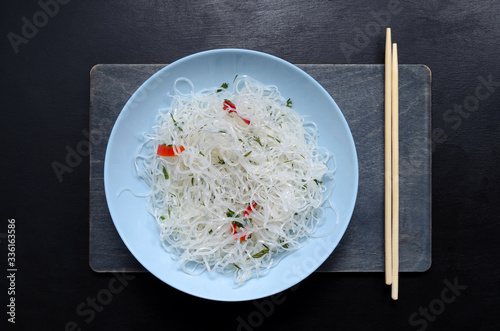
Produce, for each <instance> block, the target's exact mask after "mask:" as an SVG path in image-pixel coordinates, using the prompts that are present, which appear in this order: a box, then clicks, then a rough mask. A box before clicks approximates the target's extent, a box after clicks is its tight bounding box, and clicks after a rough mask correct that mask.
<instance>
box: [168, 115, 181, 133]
mask: <svg viewBox="0 0 500 331" xmlns="http://www.w3.org/2000/svg"><path fill="white" fill-rule="evenodd" d="M170 117H172V121H173V122H174V125H175V127H176V128H177V129H179V130H181V131H183V130H182V128H181V127H180V126H178V125H177V124H178V123H177V121H176V120H175V119H174V115H172V113H170Z"/></svg>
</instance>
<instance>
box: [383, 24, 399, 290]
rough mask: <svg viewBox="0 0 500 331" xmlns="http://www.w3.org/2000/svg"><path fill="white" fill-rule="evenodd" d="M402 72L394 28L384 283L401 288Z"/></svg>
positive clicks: (388, 56)
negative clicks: (400, 164) (400, 170)
mask: <svg viewBox="0 0 500 331" xmlns="http://www.w3.org/2000/svg"><path fill="white" fill-rule="evenodd" d="M398 89H399V75H398V48H397V44H395V43H394V44H393V43H392V38H391V28H387V32H386V41H385V283H386V284H387V285H391V297H392V299H393V300H397V299H398V288H399V119H398V117H399V90H398Z"/></svg>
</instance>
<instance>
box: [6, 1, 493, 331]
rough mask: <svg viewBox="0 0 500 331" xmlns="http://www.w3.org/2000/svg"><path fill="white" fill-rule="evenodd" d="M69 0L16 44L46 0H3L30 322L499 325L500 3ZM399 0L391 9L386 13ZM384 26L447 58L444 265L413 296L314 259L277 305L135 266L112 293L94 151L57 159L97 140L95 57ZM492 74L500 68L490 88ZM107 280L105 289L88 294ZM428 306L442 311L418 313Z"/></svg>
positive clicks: (308, 38) (431, 62)
mask: <svg viewBox="0 0 500 331" xmlns="http://www.w3.org/2000/svg"><path fill="white" fill-rule="evenodd" d="M46 1H47V2H49V0H46ZM42 2H44V0H42ZM60 2H62V3H64V2H66V4H64V5H60V8H59V12H58V13H57V14H56V15H54V17H51V18H49V19H48V23H47V24H45V25H44V24H41V25H42V27H40V28H39V29H38V30H39V31H38V32H37V34H36V35H35V36H33V37H32V38H30V39H29V40H28V41H27V43H26V44H22V45H20V46H19V52H18V53H17V54H16V53H15V52H14V51H13V48H12V46H11V44H10V42H9V40H8V38H7V35H8V33H9V32H13V33H16V34H18V35H20V34H21V30H22V26H23V21H22V20H21V19H22V17H26V18H27V19H28V20H29V21H32V18H33V15H34V14H35V13H37V12H38V11H40V5H39V4H38V3H37V1H33V0H30V1H27V0H20V1H13V0H5V1H2V2H1V10H0V17H1V19H0V26H1V31H2V37H1V41H0V56H1V61H0V75H1V76H0V77H1V80H0V91H1V92H0V107H1V108H0V109H1V112H0V114H1V120H0V132H1V138H2V139H1V141H2V144H1V146H2V147H1V148H2V149H1V152H2V159H1V162H0V166H1V168H0V174H1V178H2V181H1V189H2V194H1V200H0V203H1V205H0V211H1V214H2V215H1V223H2V225H1V227H0V234H5V233H6V231H7V219H9V218H15V219H16V231H17V232H16V235H17V237H16V245H17V246H16V248H17V251H16V254H17V256H16V257H17V267H18V273H17V279H16V309H17V310H16V313H17V315H16V322H17V323H16V327H17V328H19V329H23V330H28V329H38V330H46V329H47V330H61V329H64V328H65V326H71V324H68V322H71V321H73V322H75V323H77V324H78V325H79V326H80V327H81V329H82V330H107V329H113V330H115V329H116V330H136V329H146V330H148V329H160V328H162V329H169V330H170V329H172V330H198V329H205V328H217V329H224V330H225V329H228V330H235V329H238V328H239V329H240V330H250V329H254V330H331V329H340V330H351V329H353V330H382V329H394V330H406V329H408V330H418V329H422V330H423V329H424V326H425V327H426V329H428V330H441V329H442V330H447V329H450V330H498V329H499V328H500V318H499V317H498V311H499V308H500V298H499V294H500V268H499V267H500V262H499V261H500V253H499V249H498V248H499V245H498V239H497V237H498V234H499V230H500V222H499V216H498V215H499V212H500V207H499V206H500V204H499V201H500V193H499V186H500V185H499V184H500V179H499V169H500V167H499V166H500V162H499V160H500V156H499V154H500V151H499V147H500V138H499V130H500V114H499V104H500V88H499V85H500V61H499V54H500V43H498V38H499V37H500V19H499V18H498V17H499V14H500V2H498V1H494V0H490V1H476V2H470V1H437V0H429V1H415V0H412V1H405V2H403V1H401V2H398V1H392V0H391V1H368V0H361V1H356V2H352V3H351V2H347V1H327V0H314V1H307V2H306V1H255V2H237V1H234V2H233V1H194V0H189V1H182V2H180V1H148V2H146V1H130V0H123V1H115V0H110V1H106V2H104V1H95V0H94V1H68V0H65V1H63V0H60ZM388 10H392V14H391V15H390V16H389V15H385V16H380V15H378V16H377V13H381V12H382V11H388ZM375 16H377V17H378V20H379V21H380V22H381V23H377V20H376V19H375V18H374V17H375ZM42 23H43V22H42ZM385 25H390V26H391V27H392V29H393V39H394V41H396V42H398V49H399V52H400V62H401V63H423V64H426V65H428V66H429V67H430V68H431V69H432V72H433V84H432V88H433V90H432V93H433V96H432V110H433V118H432V119H433V130H434V142H435V149H434V153H433V167H432V171H433V190H432V194H433V264H432V267H431V269H430V270H429V271H428V272H425V273H416V274H411V273H410V274H403V275H402V276H401V282H400V300H399V301H398V302H393V301H392V300H391V299H390V295H389V287H387V286H385V285H384V283H383V275H382V274H356V273H344V274H332V273H317V274H314V275H312V276H311V277H309V278H307V279H306V280H305V281H303V282H302V283H300V285H299V286H298V287H296V288H293V289H290V290H288V291H285V292H284V293H283V294H282V295H281V297H278V298H276V297H275V298H272V299H274V303H271V302H273V301H271V298H268V299H264V300H257V301H255V302H243V303H218V302H212V301H207V300H203V299H198V298H194V297H191V296H188V295H185V294H183V293H181V292H179V291H177V290H175V289H173V288H170V287H169V286H165V285H164V284H163V283H162V282H161V281H159V280H157V279H156V278H155V277H153V276H151V275H149V274H139V275H136V276H135V278H134V279H129V280H127V279H123V278H120V279H121V281H122V282H123V283H125V284H127V285H126V286H125V287H124V288H123V289H122V290H121V291H118V290H115V292H117V293H115V294H112V297H111V298H107V297H106V296H105V294H106V293H108V292H107V289H108V288H111V289H116V288H119V285H117V284H120V283H117V282H115V281H114V280H113V275H108V274H96V273H94V272H93V271H92V270H91V269H90V268H89V266H88V218H89V210H88V203H89V187H88V185H89V182H88V178H89V165H88V164H89V162H88V157H83V158H82V160H81V161H80V162H76V161H75V162H76V163H78V165H76V166H75V167H74V168H72V172H71V173H65V174H64V175H63V181H62V182H59V181H58V179H57V177H56V175H55V174H54V171H53V169H52V167H51V164H52V162H53V161H57V162H60V163H65V158H66V155H67V153H68V152H67V149H66V148H72V149H76V148H77V146H78V144H79V143H80V142H81V141H84V140H85V139H87V138H86V137H85V135H84V134H83V133H82V131H83V130H85V129H88V125H89V119H88V107H89V71H90V69H91V68H92V66H93V65H95V64H97V63H170V62H172V61H175V60H177V59H179V58H181V57H183V56H186V55H189V54H191V53H194V52H198V51H202V50H207V49H213V48H221V47H238V48H249V49H255V50H259V51H263V52H267V53H271V54H273V55H276V56H279V57H281V58H283V59H285V60H287V61H290V62H292V63H369V64H370V63H383V54H384V52H383V50H384V32H383V30H384V29H383V28H381V26H382V27H385ZM377 30H379V31H377ZM360 31H368V34H369V36H367V35H365V36H363V35H362V32H360ZM348 45H350V46H348ZM342 48H344V51H343V50H342ZM346 48H349V50H350V52H349V53H346V51H345V49H346ZM484 80H486V81H488V80H491V81H493V83H491V84H490V86H489V90H488V89H487V88H485V87H484V84H483V83H481V82H482V81H484ZM481 84H483V85H481ZM495 84H496V85H495ZM478 86H479V87H478ZM481 86H482V87H481ZM475 95H478V96H479V98H480V99H481V100H479V99H478V98H477V97H475ZM476 101H477V103H475V102H476ZM464 103H465V107H464ZM461 105H462V107H461ZM467 108H468V109H469V110H467ZM470 109H473V111H471V110H470ZM5 239H6V238H5V237H4V236H0V240H1V243H0V245H1V250H2V254H1V255H0V256H1V259H2V262H1V263H2V265H5V262H3V261H5V260H6V252H7V249H6V248H7V245H6V240H5ZM3 270H5V268H3ZM1 274H4V275H5V274H6V271H3V272H2V273H1ZM1 274H0V279H1V284H2V289H1V290H0V291H1V293H2V294H1V295H0V300H1V306H3V307H5V305H6V304H7V301H6V300H7V295H6V291H7V290H6V288H7V287H8V284H7V281H6V278H5V277H4V276H1ZM129 277H130V276H129ZM454 280H456V282H457V283H458V284H460V285H463V286H466V287H467V288H466V289H463V290H461V291H460V292H458V293H459V294H460V295H459V296H456V297H455V299H454V300H451V299H449V298H450V297H452V296H453V295H452V292H443V289H445V288H446V287H447V285H445V282H447V281H449V282H451V283H453V282H454ZM110 285H111V286H114V287H109V286H110ZM109 293H110V292H109ZM442 293H445V295H447V297H443V298H444V299H445V300H446V301H447V303H444V301H443V300H442ZM96 296H98V297H100V298H101V299H102V300H104V301H106V303H107V304H106V305H104V306H103V305H102V304H99V303H97V304H96V306H95V307H96V308H89V307H90V306H88V304H92V298H95V297H96ZM88 298H89V299H88ZM446 298H448V299H446ZM87 300H90V301H88V302H87ZM108 301H109V302H108ZM270 303H271V304H270ZM429 305H430V310H428V312H426V311H425V310H426V309H428V308H429ZM259 307H260V311H263V312H264V313H265V314H262V313H261V312H260V311H259ZM421 307H422V308H421ZM271 308H272V309H271ZM4 309H5V310H6V308H4ZM419 310H420V312H421V314H423V315H422V316H424V315H425V314H427V316H428V317H427V318H426V317H422V316H418V317H415V318H414V319H412V320H411V321H410V316H412V314H413V313H415V312H416V313H417V314H418V313H419ZM92 312H93V313H92ZM433 312H434V313H433ZM0 313H1V315H0V316H2V317H0V318H1V320H2V323H4V322H5V324H7V323H6V318H7V315H6V314H5V312H0ZM242 321H246V323H248V321H250V322H251V325H250V324H244V322H242ZM424 321H426V324H425V325H424V323H423V322H424ZM247 325H250V326H247ZM9 326H12V325H9Z"/></svg>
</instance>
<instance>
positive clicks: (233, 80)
mask: <svg viewBox="0 0 500 331" xmlns="http://www.w3.org/2000/svg"><path fill="white" fill-rule="evenodd" d="M237 77H238V75H236V76H234V79H233V84H234V82H235V81H236V78H237Z"/></svg>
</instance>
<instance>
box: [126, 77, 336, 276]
mask: <svg viewBox="0 0 500 331" xmlns="http://www.w3.org/2000/svg"><path fill="white" fill-rule="evenodd" d="M181 84H182V85H186V84H188V85H189V86H190V88H191V89H192V91H191V92H190V93H187V94H184V93H181V91H180V90H179V89H180V87H179V86H180V85H181ZM223 86H224V85H223ZM226 86H227V85H226ZM172 98H173V101H172V104H171V106H170V107H169V108H168V109H161V110H160V111H159V114H158V116H157V119H156V123H157V125H156V126H154V128H153V129H154V134H149V135H147V136H146V137H147V138H148V141H147V142H146V143H145V144H144V145H143V147H142V149H141V151H140V153H139V154H138V155H137V156H136V159H135V160H136V168H137V171H138V173H139V175H140V176H141V177H142V178H143V179H144V180H145V181H146V182H147V183H148V184H149V185H150V188H151V191H150V193H149V195H148V199H147V200H148V201H147V206H148V211H149V212H150V213H151V214H152V215H153V216H154V217H155V219H156V221H157V223H158V228H159V230H160V237H161V242H162V244H163V246H164V248H165V249H166V250H167V251H169V252H170V253H171V254H172V256H173V257H174V258H175V259H176V260H178V262H179V264H180V265H181V266H182V268H183V270H184V271H185V272H187V273H190V274H195V275H196V274H200V273H202V272H204V271H205V270H208V271H213V270H216V271H219V272H223V273H234V279H235V283H236V284H241V283H243V282H244V281H246V280H248V279H250V278H251V277H255V276H259V275H262V274H264V273H265V272H266V271H267V270H268V269H269V268H271V267H273V266H275V265H276V264H277V263H278V262H279V260H280V259H281V258H282V257H284V256H285V255H287V254H288V253H290V252H292V251H294V250H296V249H298V248H300V247H301V246H302V245H304V244H305V243H306V242H307V239H308V238H309V237H311V236H312V235H313V234H314V233H315V231H316V229H317V227H318V226H319V224H320V221H321V219H322V218H323V216H324V213H325V210H324V208H327V207H328V204H329V194H328V193H327V192H326V190H327V188H326V186H325V185H323V182H322V181H323V178H324V177H325V176H327V177H326V179H328V178H331V179H333V174H332V172H330V171H329V169H328V167H327V165H326V162H327V161H328V159H329V157H330V156H329V153H328V151H327V150H326V149H325V148H319V147H318V143H317V138H318V133H317V128H316V125H315V124H314V123H312V122H305V121H304V118H303V117H301V116H299V115H298V114H297V113H296V112H295V111H294V110H293V109H292V108H291V101H290V99H288V100H286V99H285V98H284V97H282V96H281V94H280V92H279V91H278V89H277V88H276V87H274V86H264V85H263V84H261V83H260V82H258V81H256V80H254V79H252V78H250V77H248V76H240V77H238V76H237V77H236V79H235V81H234V82H233V84H232V88H225V86H224V87H215V88H211V89H205V90H202V91H200V92H196V93H195V92H194V86H193V84H192V83H191V82H190V81H189V80H187V79H186V78H179V79H177V80H176V82H175V84H174V95H172ZM227 102H230V104H232V105H234V106H235V108H230V109H227V107H224V105H225V104H226V105H227V104H228V103H227ZM287 105H288V106H287ZM224 108H226V109H224ZM229 110H234V111H231V112H230V111H229ZM247 123H250V124H247ZM161 144H165V145H172V146H173V147H174V149H175V151H176V154H178V155H176V156H172V157H162V156H158V155H157V147H158V145H161ZM180 146H182V147H183V148H184V149H183V150H182V151H181V150H180ZM330 194H331V192H330ZM325 202H327V203H325ZM330 205H331V204H330Z"/></svg>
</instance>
